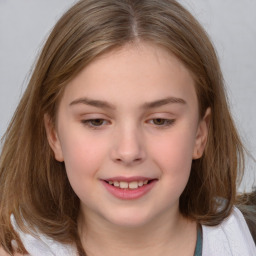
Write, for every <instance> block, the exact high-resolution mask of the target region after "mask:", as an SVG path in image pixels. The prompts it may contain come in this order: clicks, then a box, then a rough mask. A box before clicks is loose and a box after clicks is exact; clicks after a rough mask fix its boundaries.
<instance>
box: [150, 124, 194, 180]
mask: <svg viewBox="0 0 256 256" xmlns="http://www.w3.org/2000/svg"><path fill="white" fill-rule="evenodd" d="M151 145H152V147H150V148H151V155H152V156H153V157H154V161H155V163H157V165H158V166H159V167H160V168H161V170H162V172H163V173H164V174H165V175H168V176H171V177H172V180H175V179H176V178H177V179H181V180H182V179H183V178H184V180H187V179H188V177H189V174H190V169H191V164H192V158H193V149H194V145H195V135H194V133H193V132H191V131H189V130H188V129H179V130H178V129H177V130H175V131H173V132H170V133H168V134H167V133H166V134H165V136H159V137H158V138H154V140H152V141H151ZM174 177H175V179H174Z"/></svg>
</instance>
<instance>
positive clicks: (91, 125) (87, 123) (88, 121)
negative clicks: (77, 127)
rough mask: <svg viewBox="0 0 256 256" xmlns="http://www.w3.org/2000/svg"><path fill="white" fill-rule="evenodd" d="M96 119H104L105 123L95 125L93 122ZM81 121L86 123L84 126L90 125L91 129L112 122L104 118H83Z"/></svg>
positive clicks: (99, 127)
mask: <svg viewBox="0 0 256 256" xmlns="http://www.w3.org/2000/svg"><path fill="white" fill-rule="evenodd" d="M94 121H102V122H103V123H102V124H99V125H94V124H93V122H94ZM81 123H82V124H83V125H84V126H87V127H89V128H90V129H102V128H104V127H105V126H106V125H109V124H111V122H110V121H108V120H106V119H104V118H88V119H82V120H81Z"/></svg>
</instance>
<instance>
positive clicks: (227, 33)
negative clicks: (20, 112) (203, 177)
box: [0, 0, 256, 191]
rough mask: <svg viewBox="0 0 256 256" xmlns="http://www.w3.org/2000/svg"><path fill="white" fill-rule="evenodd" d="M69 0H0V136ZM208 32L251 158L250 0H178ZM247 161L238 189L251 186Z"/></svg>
mask: <svg viewBox="0 0 256 256" xmlns="http://www.w3.org/2000/svg"><path fill="white" fill-rule="evenodd" d="M74 2H76V1H75V0H0V118H1V121H0V137H2V135H3V134H4V131H5V129H6V128H7V125H8V122H9V121H10V119H11V117H12V114H13V112H14V110H15V108H16V106H17V104H18V102H19V99H20V97H21V95H22V92H23V91H24V89H25V88H26V85H27V82H28V79H29V76H30V70H31V68H32V67H33V64H34V62H35V60H36V57H37V56H38V54H39V52H40V49H41V47H42V45H43V43H44V42H45V40H46V37H47V35H48V34H49V32H50V29H51V28H52V27H53V25H54V24H55V22H56V21H57V19H58V18H59V17H60V16H61V14H62V13H63V12H64V11H65V10H66V9H67V8H68V7H69V6H71V5H72V4H73V3H74ZM180 2H181V3H183V4H184V5H185V6H186V7H187V8H188V9H189V10H190V11H191V12H192V13H193V14H194V15H195V16H196V17H197V19H198V20H199V21H200V22H201V24H202V25H203V26H204V27H205V29H206V31H207V32H208V34H209V35H210V37H211V39H212V41H213V43H214V45H215V47H216V49H217V52H218V55H219V58H220V63H221V66H222V70H223V73H224V78H225V80H226V85H227V91H228V95H229V101H230V106H231V110H232V113H233V116H234V119H235V121H236V123H237V126H238V130H239V132H240V135H241V137H242V140H243V142H244V143H245V145H246V147H247V149H248V150H249V152H250V153H251V154H252V155H253V156H254V157H256V114H255V110H256V100H255V96H256V0H243V1H241V0H180ZM255 168H256V164H255V163H254V162H253V161H252V160H250V159H249V160H248V161H247V168H246V176H245V178H244V181H243V183H242V185H241V186H240V190H241V191H243V190H247V191H250V190H251V187H252V186H253V185H255V184H256V183H255V177H256V175H255V173H256V170H255Z"/></svg>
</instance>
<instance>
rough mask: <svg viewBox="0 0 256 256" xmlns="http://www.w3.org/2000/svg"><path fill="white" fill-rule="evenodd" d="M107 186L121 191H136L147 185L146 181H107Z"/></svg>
mask: <svg viewBox="0 0 256 256" xmlns="http://www.w3.org/2000/svg"><path fill="white" fill-rule="evenodd" d="M107 182H108V184H109V185H112V186H114V187H117V188H122V189H137V188H139V187H142V186H144V185H147V184H148V182H149V181H148V180H145V181H142V180H140V181H132V182H126V181H107Z"/></svg>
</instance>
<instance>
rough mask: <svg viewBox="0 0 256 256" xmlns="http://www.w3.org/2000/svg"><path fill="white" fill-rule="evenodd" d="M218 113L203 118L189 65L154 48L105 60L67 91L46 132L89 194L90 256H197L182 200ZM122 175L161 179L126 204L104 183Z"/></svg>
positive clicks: (84, 195) (142, 45) (76, 185)
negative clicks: (194, 165) (140, 195)
mask: <svg viewBox="0 0 256 256" xmlns="http://www.w3.org/2000/svg"><path fill="white" fill-rule="evenodd" d="M167 98H168V100H166V99H167ZM88 99H89V100H88ZM163 99H164V100H163ZM95 101H97V104H95ZM99 101H100V104H99ZM102 102H104V104H102ZM156 102H157V103H156ZM153 103H154V104H153ZM96 105H97V106H96ZM209 116H210V110H209V109H208V110H207V111H206V114H205V116H204V117H203V119H200V118H199V113H198V100H197V95H196V91H195V85H194V81H193V78H192V76H191V74H190V72H189V71H188V69H187V68H186V67H185V66H184V65H183V64H182V63H181V61H179V60H178V59H177V58H176V57H175V56H173V55H171V54H170V53H168V52H166V51H165V50H164V49H162V48H160V47H158V46H155V45H153V44H150V43H146V42H139V43H136V44H129V45H126V46H124V47H122V48H120V49H116V50H113V51H111V52H109V53H106V54H104V55H103V56H101V57H99V58H97V59H96V60H94V61H93V62H92V63H91V64H89V65H88V66H87V67H85V68H84V69H83V70H82V71H81V72H80V74H78V75H77V76H76V77H75V78H74V79H73V80H72V81H71V82H70V83H69V84H68V85H67V87H66V89H65V91H64V95H63V97H62V99H61V101H60V105H59V108H58V113H57V122H56V126H53V125H52V123H51V121H50V118H49V117H48V116H47V115H46V116H45V126H46V131H47V135H48V140H49V144H50V146H51V147H52V149H53V151H54V153H55V158H56V160H58V161H64V162H65V166H66V171H67V175H68V178H69V181H70V184H71V186H72V187H73V189H74V191H75V193H76V194H77V195H78V197H79V198H80V202H81V212H80V217H79V220H78V222H79V228H80V229H79V233H80V236H81V238H82V239H81V240H82V243H83V246H84V247H85V248H86V250H87V251H88V252H89V255H90V253H91V255H112V256H113V255H147V256H149V255H168V254H169V255H170V253H172V254H173V255H183V256H186V255H193V253H194V250H195V244H196V223H195V222H193V221H190V220H187V219H185V218H184V217H183V216H182V215H181V214H180V212H179V197H180V195H181V193H182V192H183V190H184V188H185V186H186V184H187V181H188V178H189V175H190V169H191V164H192V160H193V159H197V158H200V157H201V156H202V154H203V150H204V147H205V144H206V141H207V134H208V128H207V127H208V121H209ZM116 176H123V177H133V176H143V177H151V178H154V179H156V180H157V182H155V184H154V186H153V188H152V189H151V190H150V191H149V192H148V193H147V194H145V195H144V196H142V197H140V198H138V199H134V200H122V199H118V198H116V197H114V196H113V195H112V194H110V193H109V192H108V191H107V190H106V188H105V187H104V186H103V184H102V180H105V179H110V178H113V177H116ZM184 245H186V246H184Z"/></svg>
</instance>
